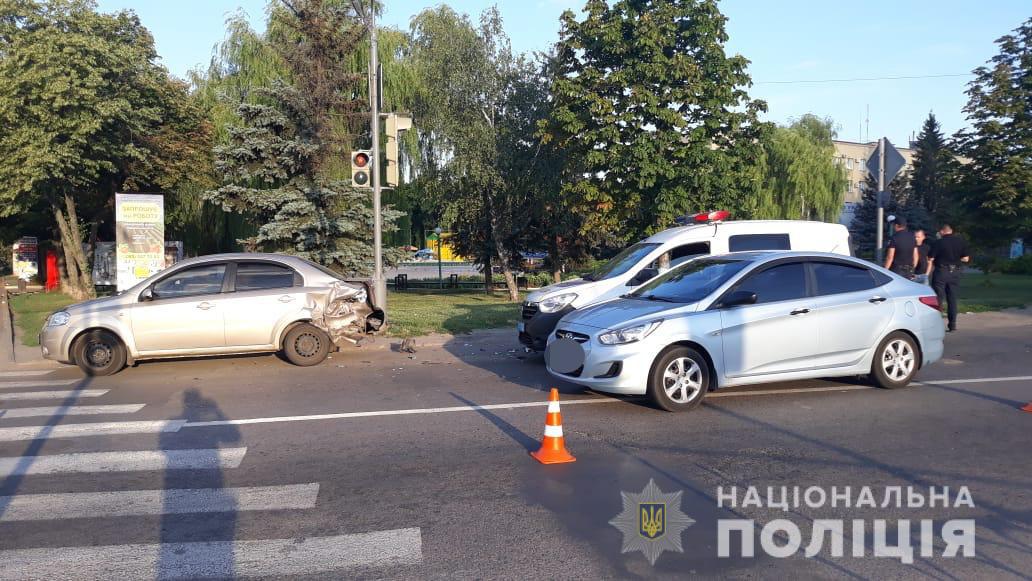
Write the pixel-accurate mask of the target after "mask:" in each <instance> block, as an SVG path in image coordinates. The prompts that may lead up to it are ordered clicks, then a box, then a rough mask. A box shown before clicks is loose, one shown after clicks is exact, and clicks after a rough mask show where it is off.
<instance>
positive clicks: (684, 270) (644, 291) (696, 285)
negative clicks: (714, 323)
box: [626, 258, 748, 303]
mask: <svg viewBox="0 0 1032 581" xmlns="http://www.w3.org/2000/svg"><path fill="white" fill-rule="evenodd" d="M747 264H748V262H747V261H745V260H736V259H730V258H699V259H696V260H692V261H690V262H686V263H685V264H682V265H681V266H678V267H677V268H675V269H673V270H671V271H670V272H667V273H666V274H663V275H661V276H659V277H656V278H654V279H652V281H650V282H648V283H646V284H645V285H643V286H642V287H640V288H638V289H637V290H635V291H634V292H632V293H630V294H629V295H626V296H628V297H630V298H635V299H648V300H654V301H667V302H675V303H694V302H696V301H701V300H702V299H704V298H706V297H707V296H709V295H710V294H711V293H712V292H713V291H715V290H717V288H719V287H720V285H722V284H724V283H725V282H727V281H728V280H729V279H730V278H731V277H732V276H734V275H735V273H737V272H738V271H740V270H742V269H743V268H745V265H747Z"/></svg>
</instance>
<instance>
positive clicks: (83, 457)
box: [0, 448, 247, 478]
mask: <svg viewBox="0 0 1032 581" xmlns="http://www.w3.org/2000/svg"><path fill="white" fill-rule="evenodd" d="M245 454H247V448H217V449H216V448H210V449H203V450H142V451H121V452H83V453H78V454H50V455H46V456H16V457H12V458H0V478H7V477H8V476H25V475H31V474H86V473H101V472H145V471H151V470H160V471H166V470H223V469H227V468H237V467H239V466H240V463H241V462H242V461H243V460H244V455H245Z"/></svg>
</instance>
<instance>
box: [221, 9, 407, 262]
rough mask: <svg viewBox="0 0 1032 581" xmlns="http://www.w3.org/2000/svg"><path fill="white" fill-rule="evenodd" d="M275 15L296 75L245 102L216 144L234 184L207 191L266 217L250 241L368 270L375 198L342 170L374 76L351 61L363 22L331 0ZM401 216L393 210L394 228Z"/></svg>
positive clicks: (273, 26)
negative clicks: (367, 82)
mask: <svg viewBox="0 0 1032 581" xmlns="http://www.w3.org/2000/svg"><path fill="white" fill-rule="evenodd" d="M270 20H271V21H270V25H269V26H270V30H273V31H275V34H274V35H273V39H272V41H271V46H272V49H273V51H274V52H275V53H276V54H277V55H278V56H279V58H280V59H282V62H283V63H285V67H286V69H287V71H288V73H289V74H288V75H287V76H288V78H289V81H287V82H284V81H279V82H274V83H273V84H272V86H270V87H262V88H258V89H256V90H255V92H256V93H257V95H258V98H257V99H256V101H257V102H254V103H244V104H242V105H240V107H239V109H238V115H239V117H240V119H241V123H240V125H238V126H231V127H229V128H228V133H229V142H228V143H227V144H226V145H222V146H219V147H217V148H216V149H215V164H216V169H217V170H218V171H219V172H220V173H221V175H222V176H223V180H224V182H225V185H223V186H222V187H220V188H218V189H216V190H213V191H210V192H208V194H207V198H208V199H209V200H211V201H213V202H215V203H217V204H219V205H221V206H222V207H223V208H224V209H225V210H228V211H232V212H237V213H241V214H245V215H247V216H249V217H250V218H252V219H253V220H255V221H256V222H257V224H258V229H257V233H256V234H255V235H254V236H252V237H249V238H247V239H245V240H242V241H241V242H242V243H243V244H245V246H246V247H247V248H249V249H252V250H259V249H260V250H269V251H277V252H289V253H291V254H295V255H298V256H301V257H303V258H308V259H310V260H315V261H317V262H320V263H322V264H326V265H330V266H333V267H335V268H337V269H339V270H340V271H342V272H345V273H349V274H367V273H368V272H369V270H370V264H371V257H372V244H371V238H372V237H371V236H370V232H371V230H372V222H373V213H372V208H371V206H370V204H369V199H368V195H367V194H366V193H365V192H364V191H358V190H356V189H354V188H353V187H351V185H350V184H348V183H347V181H345V180H343V179H341V178H340V175H341V173H342V170H341V168H340V167H339V162H338V161H337V160H340V159H346V156H347V148H348V146H349V144H350V142H351V141H353V139H354V135H351V134H350V133H348V132H347V130H346V129H347V128H348V127H351V126H355V125H356V123H357V121H358V120H360V119H361V117H362V112H363V111H364V103H363V101H362V100H360V99H359V98H358V97H357V95H359V94H360V93H361V89H362V87H363V86H364V77H363V76H362V75H357V74H354V73H351V72H349V71H350V70H351V69H350V68H349V67H348V66H346V65H347V63H348V62H350V59H351V58H352V56H353V53H354V51H355V50H356V46H357V43H358V42H360V40H361V37H362V27H363V25H362V23H361V22H360V19H359V17H358V15H356V14H355V13H353V12H351V11H350V9H349V8H348V7H347V6H344V5H343V4H342V3H338V2H333V1H331V0H283V1H282V3H281V6H280V7H278V8H276V9H274V10H273V11H272V12H271V16H270ZM288 83H289V84H288ZM366 118H368V115H367V114H366ZM397 216H398V213H397V212H394V211H393V210H390V209H387V210H385V211H384V214H383V218H384V226H385V230H391V229H392V227H393V226H392V225H393V222H394V220H395V219H396V218H397Z"/></svg>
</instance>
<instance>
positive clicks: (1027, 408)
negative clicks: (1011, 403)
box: [1021, 401, 1032, 414]
mask: <svg viewBox="0 0 1032 581" xmlns="http://www.w3.org/2000/svg"><path fill="white" fill-rule="evenodd" d="M1021 411H1023V412H1028V413H1030V414H1032V401H1030V402H1028V405H1026V406H1025V407H1023V408H1021Z"/></svg>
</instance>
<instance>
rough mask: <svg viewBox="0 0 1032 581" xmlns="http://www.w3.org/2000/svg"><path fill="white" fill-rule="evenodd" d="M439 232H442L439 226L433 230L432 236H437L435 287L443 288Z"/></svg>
mask: <svg viewBox="0 0 1032 581" xmlns="http://www.w3.org/2000/svg"><path fill="white" fill-rule="evenodd" d="M441 232H444V230H442V229H441V227H440V226H438V227H437V228H434V234H437V286H438V287H440V288H442V289H443V288H444V274H443V273H442V271H441Z"/></svg>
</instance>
